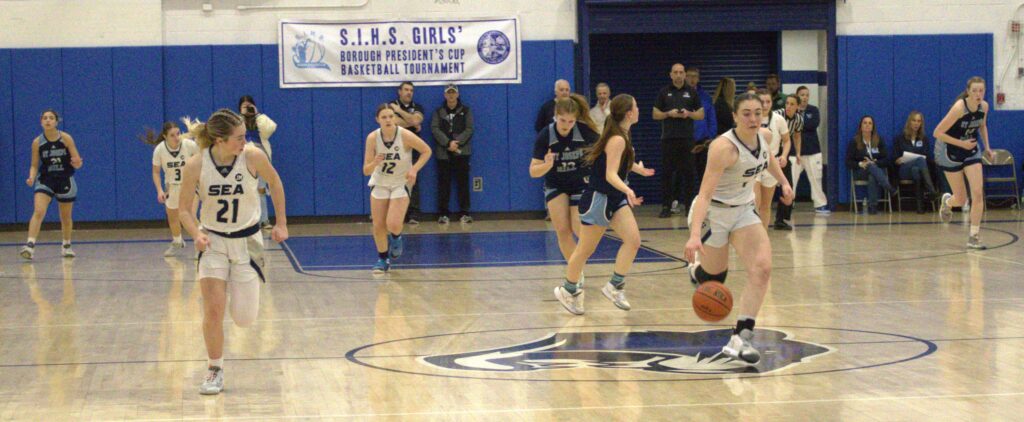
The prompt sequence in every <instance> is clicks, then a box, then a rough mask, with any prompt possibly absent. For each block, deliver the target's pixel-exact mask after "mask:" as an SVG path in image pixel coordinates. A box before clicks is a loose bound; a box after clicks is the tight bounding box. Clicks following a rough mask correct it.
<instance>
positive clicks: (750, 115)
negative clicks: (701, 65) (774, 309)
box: [685, 94, 793, 364]
mask: <svg viewBox="0 0 1024 422" xmlns="http://www.w3.org/2000/svg"><path fill="white" fill-rule="evenodd" d="M770 110H771V109H770V108H763V106H762V101H761V100H760V99H759V98H758V97H757V96H755V95H752V94H743V95H740V96H739V97H738V98H737V99H736V102H735V104H734V106H733V119H734V120H735V121H736V128H735V129H733V130H731V131H729V132H726V133H724V134H722V136H719V137H718V139H715V140H714V141H713V142H712V143H711V147H710V148H709V150H708V167H707V170H706V171H705V172H704V181H703V183H701V185H700V193H699V194H698V195H697V198H696V199H694V201H693V206H692V207H690V215H689V220H688V225H689V227H690V240H689V241H687V242H686V251H685V253H686V260H687V261H689V262H691V263H693V264H692V265H690V280H691V281H692V282H693V283H694V284H695V285H696V284H699V283H703V282H705V281H718V282H720V283H724V282H725V276H726V273H727V272H728V269H729V267H728V265H729V248H728V246H729V244H732V247H733V248H734V249H736V253H737V254H739V256H740V261H741V262H743V267H744V268H746V270H747V274H748V275H747V286H746V288H745V289H744V290H743V297H741V298H740V307H739V319H738V320H737V321H736V328H735V329H733V335H732V338H731V339H730V340H729V343H728V344H726V345H725V347H724V348H722V353H723V354H725V355H726V356H728V357H730V358H732V359H736V360H740V361H743V362H746V363H749V364H755V363H757V362H758V361H759V360H760V358H761V356H760V353H759V352H758V351H757V349H755V348H754V346H753V345H752V343H751V339H752V338H753V336H754V331H753V330H754V318H755V317H757V312H758V310H760V308H761V303H762V302H763V301H764V296H765V293H767V292H768V286H769V284H770V282H771V271H772V245H771V243H770V242H769V241H768V232H767V231H766V230H765V227H764V226H763V225H761V224H758V223H760V222H761V219H760V218H758V215H757V213H756V211H755V208H754V194H753V192H752V191H751V189H750V183H751V182H753V181H755V180H757V179H758V177H759V176H761V175H762V173H763V172H764V171H765V170H767V171H768V173H769V174H771V175H772V176H773V177H774V178H775V180H777V181H778V182H779V183H780V184H782V201H783V203H785V204H787V205H788V204H791V203H792V202H793V189H792V188H791V187H790V186H789V182H788V181H786V177H785V176H784V175H783V174H782V168H781V167H779V162H778V161H777V160H776V158H775V156H774V155H773V154H771V153H770V151H767V149H768V147H769V144H770V136H771V131H769V130H768V129H764V128H761V117H762V116H763V115H764V114H765V113H770V112H771V111H770ZM695 227H699V228H700V229H699V230H694V228H695ZM697 252H700V256H701V258H702V261H701V262H700V263H697V259H696V258H697Z"/></svg>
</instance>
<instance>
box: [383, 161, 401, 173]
mask: <svg viewBox="0 0 1024 422" xmlns="http://www.w3.org/2000/svg"><path fill="white" fill-rule="evenodd" d="M397 165H398V163H384V167H381V168H380V172H381V173H384V174H395V166H397Z"/></svg>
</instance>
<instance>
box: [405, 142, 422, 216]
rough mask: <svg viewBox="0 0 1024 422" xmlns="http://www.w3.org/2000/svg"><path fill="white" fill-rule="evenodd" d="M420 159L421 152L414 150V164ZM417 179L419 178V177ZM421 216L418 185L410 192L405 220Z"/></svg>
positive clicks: (413, 186)
mask: <svg viewBox="0 0 1024 422" xmlns="http://www.w3.org/2000/svg"><path fill="white" fill-rule="evenodd" d="M419 159H420V153H419V151H416V150H412V162H413V163H416V160H419ZM417 177H419V176H418V175H417ZM419 215H420V184H419V183H416V184H415V185H412V192H409V212H407V213H406V215H405V218H406V219H409V218H410V217H418V216H419Z"/></svg>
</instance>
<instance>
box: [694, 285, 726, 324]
mask: <svg viewBox="0 0 1024 422" xmlns="http://www.w3.org/2000/svg"><path fill="white" fill-rule="evenodd" d="M731 311H732V292H730V291H729V288H728V287H725V285H724V284H722V283H719V282H717V281H708V282H705V283H701V284H700V286H699V287H697V291H696V292H694V293H693V312H695V313H696V314H697V316H698V317H699V318H700V319H702V320H704V321H707V322H717V321H721V320H722V319H723V318H725V317H727V316H729V312H731Z"/></svg>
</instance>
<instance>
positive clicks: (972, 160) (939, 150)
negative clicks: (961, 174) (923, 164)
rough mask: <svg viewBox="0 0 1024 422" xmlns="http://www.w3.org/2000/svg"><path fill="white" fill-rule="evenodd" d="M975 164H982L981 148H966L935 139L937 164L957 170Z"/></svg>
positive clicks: (944, 168) (953, 170)
mask: <svg viewBox="0 0 1024 422" xmlns="http://www.w3.org/2000/svg"><path fill="white" fill-rule="evenodd" d="M973 164H981V148H978V147H974V149H972V150H966V149H963V148H960V147H958V146H954V145H949V144H947V143H945V142H942V141H938V140H937V141H935V165H936V166H938V167H939V168H940V169H942V170H944V171H948V172H957V171H961V170H963V169H964V167H967V166H969V165H973Z"/></svg>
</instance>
